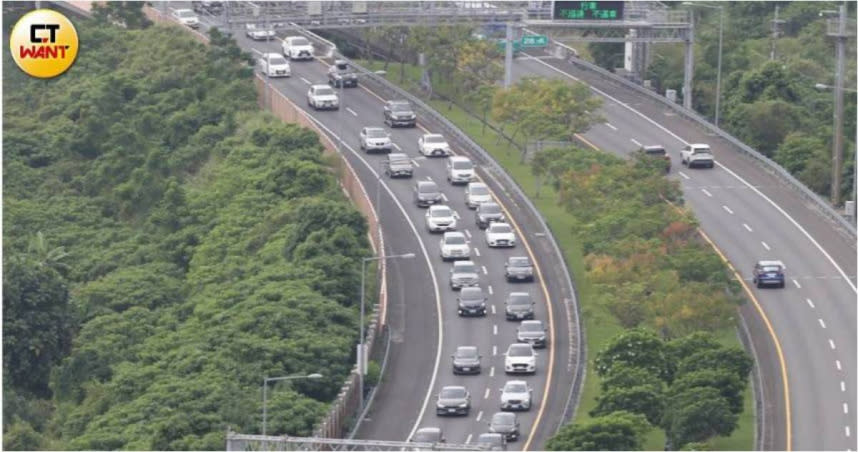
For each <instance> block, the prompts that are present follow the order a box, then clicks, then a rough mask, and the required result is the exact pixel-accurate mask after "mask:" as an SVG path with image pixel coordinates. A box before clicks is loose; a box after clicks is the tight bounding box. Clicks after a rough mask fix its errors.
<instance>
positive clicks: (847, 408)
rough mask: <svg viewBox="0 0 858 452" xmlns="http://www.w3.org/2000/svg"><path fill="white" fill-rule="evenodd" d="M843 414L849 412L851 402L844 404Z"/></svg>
mask: <svg viewBox="0 0 858 452" xmlns="http://www.w3.org/2000/svg"><path fill="white" fill-rule="evenodd" d="M843 414H849V404H848V403H844V404H843Z"/></svg>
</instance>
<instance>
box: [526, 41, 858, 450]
mask: <svg viewBox="0 0 858 452" xmlns="http://www.w3.org/2000/svg"><path fill="white" fill-rule="evenodd" d="M534 57H536V58H534ZM513 75H514V77H515V78H520V77H524V76H540V77H559V78H563V79H567V80H574V79H580V80H582V81H584V82H585V83H587V84H589V85H591V86H592V87H594V88H595V89H596V90H597V93H598V94H599V95H600V96H602V97H603V99H604V108H603V115H604V117H605V119H606V123H605V124H599V125H596V126H594V127H593V128H592V129H591V130H590V131H588V132H587V133H585V134H584V137H585V139H586V140H588V141H589V142H591V143H592V144H593V145H594V146H596V147H598V148H600V149H604V150H606V151H610V152H614V153H617V154H620V155H627V154H629V153H630V152H632V151H633V150H635V149H636V148H637V147H638V146H639V145H641V144H643V145H650V144H661V145H664V146H665V147H666V148H667V149H668V152H669V154H670V156H671V159H672V161H673V170H672V176H671V177H674V178H677V179H678V180H679V181H680V182H681V185H682V188H683V191H684V193H685V199H686V203H687V204H688V205H689V206H691V207H692V208H693V210H694V212H695V214H696V215H697V217H698V218H699V220H700V224H701V227H702V229H703V230H704V231H705V232H706V234H707V235H709V237H710V238H711V239H712V240H713V241H714V242H715V244H716V245H717V246H718V248H720V250H721V251H722V252H723V253H724V254H725V255H726V257H727V258H728V259H729V260H730V262H732V263H733V265H734V267H736V269H737V271H738V272H739V273H740V274H741V275H742V277H743V279H744V280H745V281H746V282H747V284H748V286H749V287H750V288H751V291H752V293H753V295H754V297H755V298H756V299H757V301H758V302H759V304H760V306H761V307H762V310H763V311H764V313H765V316H766V317H767V318H768V320H769V321H770V322H771V325H772V327H773V328H774V331H775V333H776V335H777V339H778V343H779V346H780V347H781V348H782V351H783V355H784V361H785V365H786V366H785V367H786V374H787V381H788V385H789V386H788V387H789V402H790V403H789V405H790V410H789V411H790V413H791V416H790V418H791V419H789V420H787V419H783V418H781V417H780V416H777V417H776V418H775V419H768V420H767V421H766V422H768V423H770V424H777V425H770V426H771V427H773V428H775V429H778V430H777V431H779V432H781V435H779V436H780V438H777V437H776V438H770V439H769V440H770V441H773V442H771V443H769V447H771V448H774V449H784V448H786V447H788V446H787V443H786V438H785V437H786V436H787V435H786V431H785V426H786V424H787V422H789V423H790V425H791V432H790V433H791V435H790V436H791V438H792V441H791V443H792V444H791V446H792V448H793V449H798V450H803V449H818V450H846V449H851V450H855V448H856V439H855V435H856V434H858V432H856V426H855V425H856V424H855V422H856V418H855V410H856V409H858V406H856V404H855V400H856V388H855V386H856V383H855V382H856V352H858V350H856V288H855V275H856V267H855V243H854V241H852V240H849V239H848V238H846V237H844V236H843V235H842V234H841V233H840V232H838V231H836V230H835V227H834V226H833V225H831V224H829V223H827V222H826V221H825V220H823V219H822V218H821V216H820V215H818V214H816V213H815V212H814V210H813V206H810V205H808V204H806V203H804V202H803V201H802V200H801V198H799V196H798V195H797V194H795V193H794V192H793V191H792V190H791V189H790V188H788V187H785V186H784V185H783V184H781V183H780V182H778V181H777V180H776V179H775V178H774V177H773V176H771V175H769V174H768V173H766V172H765V171H763V170H762V169H761V168H760V167H758V166H756V165H754V164H753V163H752V162H751V161H750V160H748V159H746V158H744V157H742V156H741V155H739V153H738V151H736V150H734V149H732V148H731V146H730V145H729V144H728V143H726V142H724V141H722V140H720V139H718V138H717V137H712V136H708V135H706V134H705V133H703V132H702V131H701V130H700V129H698V128H696V127H695V126H694V124H693V123H692V122H691V121H689V120H685V119H683V118H681V117H680V116H677V115H676V114H674V113H673V112H671V111H669V110H668V109H667V108H666V107H664V106H663V105H660V104H659V103H657V102H656V101H654V100H651V99H648V98H645V97H644V96H640V95H638V94H637V93H634V92H633V91H632V90H630V89H628V88H624V87H622V86H620V85H618V84H613V83H610V82H608V81H606V80H605V79H604V78H602V77H600V76H598V75H596V74H593V73H590V72H587V71H585V70H582V69H579V68H578V67H576V66H575V65H573V64H570V63H569V62H567V61H563V60H559V59H555V58H552V57H550V56H546V55H539V54H536V55H526V56H525V57H524V58H519V59H517V60H515V62H514V66H513ZM689 142H695V143H696V142H704V143H709V144H710V145H711V146H712V148H713V153H714V154H715V158H716V161H717V165H716V167H715V168H714V169H713V170H707V169H687V168H684V167H682V166H681V165H680V163H679V149H680V148H681V147H682V146H683V145H685V144H687V143H689ZM763 258H774V259H779V260H782V261H783V262H784V264H785V265H786V266H787V278H788V283H787V287H786V288H785V289H782V290H781V289H757V288H755V287H753V285H752V283H751V270H752V268H753V265H754V262H755V261H756V260H758V259H763ZM751 308H752V307H751V306H746V307H744V308H743V310H744V312H745V313H746V314H748V315H755V313H754V312H753V310H752V309H751ZM749 323H751V330H752V331H753V335H754V336H755V340H754V342H755V343H759V344H758V345H757V353H758V354H759V355H760V356H759V357H760V360H761V361H760V363H759V365H760V366H761V368H762V370H763V375H764V378H765V381H764V382H763V386H764V387H766V388H767V393H766V395H767V397H768V399H767V400H766V401H765V402H766V403H767V405H769V406H770V407H771V406H777V404H778V401H777V400H776V399H777V398H780V399H781V400H780V403H782V401H783V400H782V399H783V388H782V386H780V385H779V382H778V381H773V380H780V373H781V368H780V363H779V361H778V360H777V356H776V354H777V350H776V347H777V345H775V348H772V347H771V345H772V344H771V343H768V344H766V341H765V340H764V339H765V337H766V336H768V335H769V333H768V331H767V330H766V329H765V328H764V327H763V324H760V323H757V324H756V325H755V321H754V320H753V319H749ZM781 411H782V410H781Z"/></svg>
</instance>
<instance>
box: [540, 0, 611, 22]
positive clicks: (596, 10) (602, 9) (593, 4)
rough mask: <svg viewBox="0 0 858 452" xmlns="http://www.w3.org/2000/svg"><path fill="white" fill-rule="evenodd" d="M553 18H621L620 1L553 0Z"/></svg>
mask: <svg viewBox="0 0 858 452" xmlns="http://www.w3.org/2000/svg"><path fill="white" fill-rule="evenodd" d="M553 17H554V20H623V2H620V1H563V0H558V1H555V2H554V16H553Z"/></svg>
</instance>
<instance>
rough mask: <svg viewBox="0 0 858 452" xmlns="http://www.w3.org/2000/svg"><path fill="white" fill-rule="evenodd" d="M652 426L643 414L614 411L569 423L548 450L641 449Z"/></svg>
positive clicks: (551, 440) (551, 439) (551, 442)
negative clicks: (577, 422)
mask: <svg viewBox="0 0 858 452" xmlns="http://www.w3.org/2000/svg"><path fill="white" fill-rule="evenodd" d="M651 428H652V426H651V425H650V424H649V423H648V422H647V421H646V418H644V417H643V416H642V415H640V414H633V413H629V412H627V411H615V412H613V413H610V414H607V415H605V416H601V417H597V418H595V419H592V420H590V421H589V422H587V423H584V424H569V425H568V426H566V427H564V428H563V429H561V430H560V432H559V433H557V434H556V435H554V436H553V437H551V438H550V439H549V440H548V442H547V443H546V444H545V448H546V450H642V449H643V436H644V435H645V434H646V432H648V431H649V430H650V429H651Z"/></svg>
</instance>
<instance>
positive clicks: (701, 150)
mask: <svg viewBox="0 0 858 452" xmlns="http://www.w3.org/2000/svg"><path fill="white" fill-rule="evenodd" d="M679 160H680V162H681V163H682V164H683V165H685V166H687V167H689V168H693V167H695V166H703V167H706V168H714V167H715V157H713V156H712V149H710V148H709V145H708V144H699V143H698V144H688V145H686V146H685V147H684V148H682V150H681V151H679Z"/></svg>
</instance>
